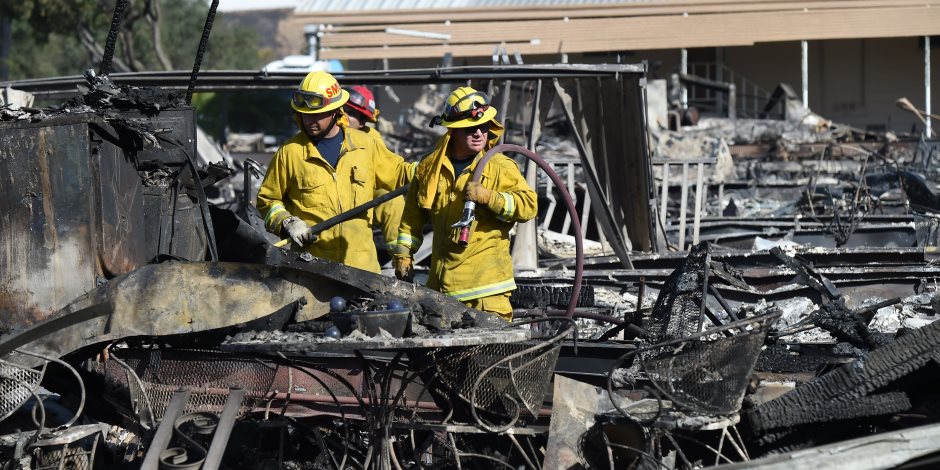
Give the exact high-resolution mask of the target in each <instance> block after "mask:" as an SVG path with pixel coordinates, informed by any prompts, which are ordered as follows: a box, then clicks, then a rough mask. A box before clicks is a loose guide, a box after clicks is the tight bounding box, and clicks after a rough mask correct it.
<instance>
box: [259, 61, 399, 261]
mask: <svg viewBox="0 0 940 470" xmlns="http://www.w3.org/2000/svg"><path fill="white" fill-rule="evenodd" d="M348 99H349V92H347V91H345V90H343V89H342V88H340V86H339V83H338V82H337V81H336V79H335V78H334V77H333V76H332V75H330V74H328V73H326V72H321V71H318V72H311V73H309V74H307V76H306V77H305V78H304V80H303V81H302V82H301V83H300V86H299V87H298V89H297V90H294V92H293V95H292V98H291V108H292V109H293V110H294V119H295V122H296V123H297V125H298V127H299V129H300V132H298V133H297V134H296V135H295V136H294V137H292V138H290V139H289V140H288V141H287V142H285V143H284V144H283V145H281V147H280V148H279V149H278V150H277V152H276V153H275V154H274V158H273V159H272V160H271V163H270V165H269V166H268V172H267V174H265V177H264V181H262V183H261V190H260V191H259V192H258V203H257V204H258V210H259V211H260V212H261V214H263V215H264V222H265V227H267V229H268V230H269V231H271V232H273V233H275V234H277V235H280V236H282V237H285V238H287V237H289V238H290V239H291V240H292V241H293V243H294V244H295V245H297V246H299V247H302V248H303V249H306V250H307V251H308V252H310V254H312V255H314V256H317V257H320V258H325V259H329V260H332V261H336V262H340V263H344V264H347V265H349V266H352V267H355V268H359V269H363V270H366V271H372V272H379V263H378V258H377V256H376V251H375V244H374V243H373V242H372V228H371V224H370V220H371V213H370V212H371V211H369V212H363V213H361V214H358V215H356V216H354V217H352V218H351V219H350V220H348V221H345V222H343V223H341V224H338V225H336V226H334V227H332V228H330V229H328V230H325V231H323V232H320V233H319V234H318V235H316V236H315V235H314V234H313V233H312V232H311V230H310V227H311V226H313V225H316V224H317V223H319V222H322V221H324V220H326V219H328V218H330V217H333V216H335V215H338V214H340V213H342V212H344V211H346V210H349V209H352V208H353V207H356V206H359V205H362V204H364V203H366V202H368V201H370V200H372V199H373V197H374V194H375V192H376V190H385V191H392V190H395V189H396V188H398V187H399V186H401V185H403V184H405V183H406V182H407V181H408V180H409V178H410V166H409V165H408V164H407V163H405V161H404V160H403V159H402V158H401V157H399V156H397V155H395V154H391V153H390V152H387V149H386V150H384V151H383V149H382V148H379V146H378V145H376V143H375V141H374V140H373V138H371V137H369V136H368V135H366V134H365V133H364V132H362V131H360V130H357V129H350V128H348V127H347V126H345V122H346V119H345V117H344V116H343V110H342V106H343V104H345V103H346V101H348Z"/></svg>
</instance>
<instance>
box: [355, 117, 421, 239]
mask: <svg viewBox="0 0 940 470" xmlns="http://www.w3.org/2000/svg"><path fill="white" fill-rule="evenodd" d="M363 132H364V133H365V134H366V135H367V136H369V137H371V138H372V140H374V141H375V143H376V145H378V146H379V147H380V148H381V149H383V153H385V154H386V155H392V156H395V157H397V156H398V155H395V154H394V153H392V151H391V150H389V149H388V147H387V146H386V145H385V141H384V140H382V135H381V134H379V131H377V130H375V129H374V128H371V127H366V128H365V129H363ZM408 165H409V173H408V181H411V179H412V178H413V177H414V173H415V167H417V166H418V162H412V163H408ZM386 193H388V191H385V190H384V189H377V190H376V192H375V197H376V198H378V197H379V196H382V195H385V194H386ZM404 208H405V197H404V196H399V197H396V198H395V199H392V200H391V201H388V202H386V203H384V204H382V205H380V206H378V207H376V208H375V209H373V212H372V225H373V226H376V225H377V226H379V227H381V228H382V237H383V238H384V239H385V245H386V247H385V249H386V250H388V251H389V253H391V252H392V251H394V249H393V248H392V245H395V243H396V242H395V241H396V240H397V239H398V224H399V223H400V222H401V213H402V210H404Z"/></svg>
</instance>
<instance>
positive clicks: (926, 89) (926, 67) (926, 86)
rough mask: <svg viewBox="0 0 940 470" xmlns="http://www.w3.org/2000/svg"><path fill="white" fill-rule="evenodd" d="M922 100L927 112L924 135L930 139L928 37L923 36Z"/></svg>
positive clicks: (931, 132)
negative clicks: (923, 99) (924, 101)
mask: <svg viewBox="0 0 940 470" xmlns="http://www.w3.org/2000/svg"><path fill="white" fill-rule="evenodd" d="M924 98H925V100H926V103H925V105H924V111H926V112H927V116H925V118H926V121H927V134H926V135H927V138H930V136H931V135H932V134H933V129H932V128H931V122H930V113H931V109H930V36H924Z"/></svg>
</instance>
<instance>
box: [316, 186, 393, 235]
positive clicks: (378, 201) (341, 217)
mask: <svg viewBox="0 0 940 470" xmlns="http://www.w3.org/2000/svg"><path fill="white" fill-rule="evenodd" d="M410 186H411V184H406V185H404V186H402V187H400V188H398V189H396V190H394V191H392V192H389V193H386V194H383V195H381V196H379V197H377V198H375V199H373V200H371V201H369V202H367V203H365V204H362V205H359V206H356V207H353V208H352V209H349V210H348V211H346V212H342V213H340V214H337V215H334V216H333V217H330V218H329V219H326V220H324V221H323V222H320V223H319V224H316V225H314V226H313V227H311V228H310V233H313V234H314V235H316V234H318V233H320V232H322V231H324V230H327V229H329V228H331V227H333V226H334V225H339V224H341V223H343V222H346V221H347V220H349V219H351V218H353V217H355V216H357V215H359V214H361V213H363V212H365V211H367V210H369V209H372V208H373V207H376V206H379V205H382V204H383V203H385V202H388V201H390V200H392V199H395V198H396V197H398V196H401V195H402V194H405V193H407V192H408V188H409V187H410Z"/></svg>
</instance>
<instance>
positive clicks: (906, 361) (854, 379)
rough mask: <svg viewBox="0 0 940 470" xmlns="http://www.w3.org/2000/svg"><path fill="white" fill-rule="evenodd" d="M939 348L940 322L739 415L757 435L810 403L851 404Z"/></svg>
mask: <svg viewBox="0 0 940 470" xmlns="http://www.w3.org/2000/svg"><path fill="white" fill-rule="evenodd" d="M938 348H940V322H934V323H931V324H929V325H927V326H924V327H922V328H920V329H918V330H914V331H912V332H911V333H909V334H907V335H904V336H902V337H900V338H897V339H896V340H895V342H894V343H892V344H889V345H886V346H883V347H881V348H878V349H876V350H874V351H872V352H870V353H868V354H866V355H865V356H864V357H862V358H860V359H858V360H857V361H855V362H852V363H849V364H845V365H843V366H840V367H839V368H837V369H835V370H833V371H832V372H829V373H828V374H825V375H823V376H821V377H818V378H816V379H815V380H813V381H811V382H809V383H807V384H805V385H803V386H800V387H797V388H796V389H795V390H793V391H791V392H789V393H787V394H785V395H783V396H781V397H780V398H778V399H776V400H772V401H769V402H767V403H764V404H762V405H760V406H757V407H755V408H753V409H751V410H748V411H747V412H745V413H744V414H743V416H742V418H743V420H744V421H745V422H746V423H747V425H748V426H749V427H750V429H751V430H752V431H754V432H756V433H759V432H762V431H764V430H767V429H772V428H774V427H777V426H778V425H777V424H775V423H776V420H777V419H778V417H781V416H785V415H787V414H788V413H794V412H796V410H800V409H803V408H805V407H807V406H813V404H819V405H821V404H823V403H828V402H842V403H854V402H855V401H856V400H858V399H860V398H862V397H865V396H868V394H869V393H871V392H873V391H875V390H878V389H880V388H882V387H885V386H887V385H889V384H890V383H892V382H894V381H896V380H898V379H900V378H901V377H904V376H906V375H908V374H910V373H912V372H914V371H916V370H918V369H920V368H921V367H923V366H924V365H925V364H927V363H928V362H930V361H932V360H933V357H934V352H935V351H936V350H937V349H938Z"/></svg>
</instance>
